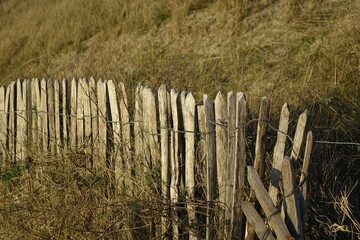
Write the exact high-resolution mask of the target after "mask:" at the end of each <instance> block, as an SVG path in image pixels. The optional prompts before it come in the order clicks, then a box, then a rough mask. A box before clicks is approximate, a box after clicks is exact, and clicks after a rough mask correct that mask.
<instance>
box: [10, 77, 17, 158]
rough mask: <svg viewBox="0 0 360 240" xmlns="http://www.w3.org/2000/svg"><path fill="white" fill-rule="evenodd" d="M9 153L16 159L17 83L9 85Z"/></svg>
mask: <svg viewBox="0 0 360 240" xmlns="http://www.w3.org/2000/svg"><path fill="white" fill-rule="evenodd" d="M9 88H10V96H9V109H10V111H9V153H10V157H11V159H12V160H14V159H15V144H16V142H15V123H16V114H15V111H16V105H15V90H16V89H15V82H12V83H11V84H10V85H9Z"/></svg>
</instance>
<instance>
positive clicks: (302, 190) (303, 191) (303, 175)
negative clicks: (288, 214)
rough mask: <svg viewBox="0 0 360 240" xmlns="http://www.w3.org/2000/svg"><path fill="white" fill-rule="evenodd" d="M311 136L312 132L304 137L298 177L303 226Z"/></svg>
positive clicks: (312, 140)
mask: <svg viewBox="0 0 360 240" xmlns="http://www.w3.org/2000/svg"><path fill="white" fill-rule="evenodd" d="M313 143H314V139H313V134H312V132H311V131H310V132H308V133H307V137H306V146H305V154H304V162H303V165H302V168H301V177H300V194H299V197H300V210H301V220H302V221H301V222H302V224H303V226H305V222H306V215H307V214H306V211H307V205H308V202H307V200H308V199H307V183H308V182H309V178H308V172H309V165H310V157H311V151H312V148H313Z"/></svg>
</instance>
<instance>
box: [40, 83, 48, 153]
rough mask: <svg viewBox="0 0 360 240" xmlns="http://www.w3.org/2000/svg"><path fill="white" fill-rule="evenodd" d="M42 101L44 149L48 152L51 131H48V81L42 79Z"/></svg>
mask: <svg viewBox="0 0 360 240" xmlns="http://www.w3.org/2000/svg"><path fill="white" fill-rule="evenodd" d="M40 101H41V114H40V116H41V125H40V126H41V128H40V129H41V132H42V146H43V151H45V152H47V151H48V148H49V131H48V124H49V120H48V105H47V102H48V101H47V81H46V79H44V78H43V79H41V82H40Z"/></svg>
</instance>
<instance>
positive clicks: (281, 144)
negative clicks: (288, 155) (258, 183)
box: [269, 103, 289, 206]
mask: <svg viewBox="0 0 360 240" xmlns="http://www.w3.org/2000/svg"><path fill="white" fill-rule="evenodd" d="M288 126H289V108H288V105H287V104H286V103H285V104H284V105H283V107H282V109H281V115H280V123H279V129H278V133H277V140H276V145H275V147H274V156H273V164H272V170H271V179H270V186H269V194H270V197H271V199H272V201H273V203H274V205H275V206H276V205H277V203H278V192H279V179H280V173H281V168H282V162H283V159H284V154H285V145H286V139H287V133H288Z"/></svg>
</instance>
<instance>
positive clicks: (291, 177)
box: [282, 156, 303, 239]
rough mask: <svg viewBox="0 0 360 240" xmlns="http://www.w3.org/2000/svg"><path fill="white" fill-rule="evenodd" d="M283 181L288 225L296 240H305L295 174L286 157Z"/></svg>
mask: <svg viewBox="0 0 360 240" xmlns="http://www.w3.org/2000/svg"><path fill="white" fill-rule="evenodd" d="M282 179H283V184H284V196H285V199H284V201H283V205H284V211H285V216H286V225H287V227H288V229H289V231H290V233H291V235H292V236H293V237H295V239H303V236H302V231H303V229H302V223H301V215H300V205H299V199H298V197H297V193H296V192H295V173H294V168H293V166H292V163H291V161H290V158H289V157H288V156H286V157H285V158H284V161H283V168H282Z"/></svg>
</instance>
